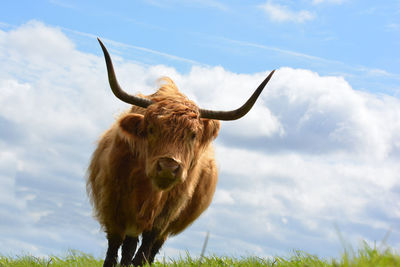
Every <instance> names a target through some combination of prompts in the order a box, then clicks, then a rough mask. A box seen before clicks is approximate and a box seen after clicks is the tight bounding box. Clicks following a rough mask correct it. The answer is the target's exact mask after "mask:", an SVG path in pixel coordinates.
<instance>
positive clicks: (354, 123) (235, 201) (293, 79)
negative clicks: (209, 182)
mask: <svg viewBox="0 0 400 267" xmlns="http://www.w3.org/2000/svg"><path fill="white" fill-rule="evenodd" d="M93 42H96V40H95V39H93ZM113 58H114V59H115V65H116V66H115V67H116V71H117V74H118V77H119V80H120V83H121V85H122V86H123V87H125V88H137V91H142V92H143V93H146V94H149V93H152V92H154V88H155V86H156V85H155V84H156V82H155V81H156V79H157V78H158V77H160V76H163V75H169V76H171V78H173V79H174V80H175V81H176V83H177V85H178V86H179V87H180V88H181V90H182V91H183V92H184V93H185V94H186V95H188V96H189V97H190V98H191V99H194V100H195V101H196V102H197V103H199V105H200V106H202V107H204V108H213V109H221V110H225V109H232V108H236V107H238V106H239V105H241V104H242V103H243V102H244V101H245V100H246V99H247V98H248V97H249V96H250V95H251V93H252V91H253V90H254V89H255V88H256V87H257V86H258V84H259V83H260V82H261V81H262V80H263V78H264V77H265V75H266V74H267V72H268V71H266V72H265V73H255V74H235V73H231V72H229V71H226V70H225V69H223V68H222V67H213V68H211V67H193V68H192V70H191V71H190V72H189V73H186V74H182V73H179V72H177V71H176V70H175V69H174V68H172V67H166V66H160V65H159V66H143V65H138V64H134V63H132V62H127V61H125V60H124V59H122V58H120V57H114V55H113ZM0 68H1V69H2V70H4V71H2V72H1V73H0V128H1V131H0V217H1V218H2V220H0V226H1V227H0V236H2V237H3V240H4V242H2V243H0V250H1V251H2V252H3V253H19V252H20V249H26V250H29V252H31V253H33V254H35V255H46V254H50V253H62V252H65V251H66V250H67V249H68V248H74V249H79V250H83V251H85V252H89V253H94V254H95V255H96V256H102V255H103V253H104V250H105V239H104V235H103V234H102V233H101V232H100V230H98V231H97V230H96V231H93V229H98V225H97V223H96V222H95V221H94V220H93V219H92V218H91V217H90V215H89V214H90V206H89V204H88V201H87V198H86V196H85V185H84V178H83V177H84V175H85V169H86V166H87V163H88V161H89V157H90V153H91V152H92V151H93V149H94V144H95V140H96V139H97V137H98V136H99V135H100V133H101V132H102V131H103V130H105V129H106V128H107V127H108V125H109V124H110V123H112V121H113V116H114V115H115V114H116V113H118V112H120V111H122V110H123V109H125V108H126V107H127V105H125V104H123V103H121V102H120V101H118V100H117V99H116V98H115V97H114V96H113V95H112V93H111V92H110V90H109V88H108V85H107V84H108V83H107V80H106V73H105V66H104V59H103V58H101V57H98V56H95V55H93V54H89V53H83V52H80V51H79V50H77V49H76V47H75V45H74V43H73V42H72V41H71V40H69V39H68V38H67V37H66V36H65V35H64V34H63V32H62V31H61V30H60V29H57V28H54V27H49V26H46V25H44V24H43V23H40V22H30V23H28V24H26V25H22V26H20V27H18V28H16V29H15V30H10V31H7V32H5V31H0ZM135 91H136V90H135ZM216 155H217V161H218V165H219V168H220V180H219V184H218V189H217V192H216V196H215V200H214V203H213V204H212V206H211V207H210V209H209V210H208V211H207V212H206V213H205V214H204V215H203V216H202V217H201V218H200V220H199V221H197V222H196V223H195V224H194V225H193V226H192V227H191V228H189V229H188V230H187V231H185V232H184V233H182V234H181V235H179V236H177V237H176V238H173V239H171V240H170V241H167V244H166V247H165V249H164V251H165V252H166V253H172V254H174V255H176V254H178V253H179V252H182V255H183V254H184V251H185V249H189V252H190V253H192V254H194V255H198V254H199V252H200V251H201V244H202V242H203V240H204V231H207V230H209V231H210V232H211V237H210V240H209V246H208V251H210V252H211V253H217V254H225V255H237V256H242V255H243V254H244V253H246V252H251V251H256V252H257V254H258V255H261V256H262V255H264V256H268V255H274V254H276V253H279V254H282V253H283V254H287V253H289V252H290V251H291V250H292V249H302V250H305V251H307V252H310V253H318V254H320V255H325V256H334V255H336V254H337V253H339V251H340V249H341V245H340V242H339V241H338V238H337V234H336V232H335V228H334V224H337V225H338V226H339V228H340V229H341V232H342V234H343V235H344V236H346V238H348V239H349V241H351V242H356V241H358V240H357V239H358V238H360V237H361V238H363V239H366V240H380V239H381V238H382V237H383V236H384V234H385V233H386V232H387V231H388V230H389V229H390V228H392V229H394V230H393V232H392V235H391V239H390V240H389V242H391V243H390V244H393V245H396V244H399V242H400V233H399V231H398V230H395V229H398V226H399V224H398V221H399V218H400V206H399V205H398V203H400V199H399V196H398V195H399V194H398V192H399V190H400V182H399V181H398V173H399V172H400V169H399V168H400V167H399V165H398V160H399V157H400V101H399V99H398V98H394V97H390V96H386V95H374V94H369V93H365V92H361V91H356V90H354V89H353V88H352V87H351V86H350V85H349V84H348V83H347V82H346V81H345V80H344V79H343V78H342V77H334V76H331V77H326V76H320V75H319V74H317V73H315V72H311V71H308V70H301V69H292V68H281V69H279V70H277V72H276V73H275V74H274V76H273V78H272V79H271V82H270V84H268V86H267V88H266V89H265V90H264V92H263V93H262V95H261V97H260V99H259V101H258V102H257V103H256V105H255V107H254V109H253V110H251V111H250V113H249V114H248V115H247V116H246V117H245V118H243V119H240V120H238V121H235V122H224V123H223V124H222V129H221V133H220V136H219V138H218V139H217V141H216ZM227 222H229V223H227ZM60 229H63V231H60ZM227 243H229V244H230V246H229V247H227V246H226V244H227ZM197 244H200V245H199V246H197ZM161 256H163V255H162V254H161ZM166 256H167V257H169V256H171V255H168V254H167V255H166Z"/></svg>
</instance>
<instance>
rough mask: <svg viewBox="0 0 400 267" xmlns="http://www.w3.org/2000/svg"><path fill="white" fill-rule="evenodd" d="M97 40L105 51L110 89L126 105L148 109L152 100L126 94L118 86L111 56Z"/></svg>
mask: <svg viewBox="0 0 400 267" xmlns="http://www.w3.org/2000/svg"><path fill="white" fill-rule="evenodd" d="M97 40H98V41H99V43H100V46H101V49H103V53H104V58H105V59H106V65H107V73H108V82H109V83H110V87H111V90H112V91H113V93H114V95H115V96H116V97H118V98H119V99H121V100H122V101H124V102H126V103H129V104H132V105H135V106H139V107H142V108H147V107H148V106H149V105H151V104H152V103H153V102H152V101H151V100H149V99H146V98H142V97H137V96H134V95H130V94H128V93H126V92H125V91H124V90H122V88H121V87H120V86H119V84H118V81H117V77H116V76H115V72H114V67H113V64H112V61H111V57H110V54H109V53H108V51H107V49H106V47H105V46H104V44H103V43H102V42H101V40H100V39H99V38H97Z"/></svg>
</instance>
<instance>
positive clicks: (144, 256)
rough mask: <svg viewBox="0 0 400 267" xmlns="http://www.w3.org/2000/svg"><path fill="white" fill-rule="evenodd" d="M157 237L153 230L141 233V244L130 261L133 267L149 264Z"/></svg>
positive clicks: (156, 232)
mask: <svg viewBox="0 0 400 267" xmlns="http://www.w3.org/2000/svg"><path fill="white" fill-rule="evenodd" d="M157 235H158V231H155V230H152V231H148V232H143V233H142V244H141V245H140V248H139V250H138V251H137V252H136V255H135V258H134V259H133V261H132V263H133V265H134V266H142V265H143V264H145V263H146V262H148V263H151V262H150V259H149V257H150V253H151V249H152V247H153V244H154V242H155V241H156V238H157Z"/></svg>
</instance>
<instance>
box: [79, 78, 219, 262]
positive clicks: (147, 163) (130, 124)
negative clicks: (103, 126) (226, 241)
mask: <svg viewBox="0 0 400 267" xmlns="http://www.w3.org/2000/svg"><path fill="white" fill-rule="evenodd" d="M163 82H164V84H163V85H162V86H161V88H160V89H159V90H158V91H157V92H156V93H154V94H152V95H149V96H142V97H146V98H149V99H151V100H152V101H153V102H154V104H152V105H150V106H149V107H148V108H147V109H143V108H140V107H136V106H133V107H132V108H131V109H130V110H129V111H128V112H125V113H124V114H122V115H121V116H120V117H119V118H118V119H117V121H116V122H115V123H114V124H113V125H112V126H111V128H110V129H108V130H107V131H106V132H105V133H104V134H103V136H102V137H101V138H100V140H99V142H98V146H97V149H96V150H95V151H94V153H93V156H92V160H91V163H90V165H89V168H88V179H87V191H88V194H89V196H90V199H91V202H92V204H93V206H94V214H95V217H96V218H97V220H98V221H99V223H100V224H101V226H102V228H103V229H104V231H105V232H106V233H107V236H108V239H109V242H110V239H113V240H117V241H115V242H116V244H117V249H118V247H119V245H120V244H119V245H118V243H121V242H122V241H123V240H124V239H125V238H126V236H130V237H134V238H136V237H137V236H139V235H141V234H142V233H144V232H153V233H156V236H155V237H152V238H153V239H154V240H153V241H154V242H156V243H157V244H156V245H155V247H157V248H155V249H154V250H157V251H158V249H159V247H161V245H162V244H163V243H164V241H165V240H166V239H167V238H168V236H170V235H176V234H178V233H180V232H182V231H183V230H184V229H185V228H186V227H188V226H189V225H190V224H191V223H193V222H194V221H195V220H196V219H197V218H198V217H199V216H200V215H201V213H202V212H204V211H205V210H206V209H207V207H208V206H209V205H210V203H211V201H212V198H213V195H214V192H215V187H216V183H217V168H216V164H215V159H214V152H213V147H212V144H211V143H212V141H213V140H214V139H215V138H216V137H217V135H218V131H219V127H220V124H219V121H215V120H208V119H200V118H199V110H198V107H197V106H196V105H195V104H194V103H193V102H192V101H190V100H189V99H187V98H186V97H185V96H184V95H183V94H182V93H180V92H179V90H178V89H177V87H176V86H175V84H174V83H173V81H172V80H170V79H169V78H163ZM164 156H168V157H173V158H177V159H179V162H181V164H182V173H183V174H182V178H181V180H179V181H178V182H176V184H173V186H172V187H171V188H168V189H166V190H161V189H160V188H158V187H157V186H156V184H157V183H158V182H160V183H161V182H163V181H157V180H154V179H152V178H151V177H152V172H151V170H153V169H154V164H156V163H155V162H156V161H157V159H158V158H160V157H164ZM143 238H144V237H143ZM136 240H137V239H136ZM153 241H152V242H153ZM143 242H145V241H144V239H143ZM154 242H153V243H154ZM124 245H125V244H124ZM135 247H136V245H135ZM157 251H156V252H157ZM156 252H155V253H156ZM137 257H140V255H139V256H137ZM151 257H153V258H154V255H152V256H151ZM135 258H136V257H135ZM146 260H147V259H146ZM137 264H141V263H140V262H139V263H137ZM105 265H106V262H105Z"/></svg>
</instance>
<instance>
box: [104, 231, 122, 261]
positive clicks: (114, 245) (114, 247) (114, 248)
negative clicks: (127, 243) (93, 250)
mask: <svg viewBox="0 0 400 267" xmlns="http://www.w3.org/2000/svg"><path fill="white" fill-rule="evenodd" d="M107 239H108V249H107V254H106V258H105V260H104V264H103V267H113V266H117V258H118V249H119V247H120V246H121V244H122V237H121V236H119V235H107Z"/></svg>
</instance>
